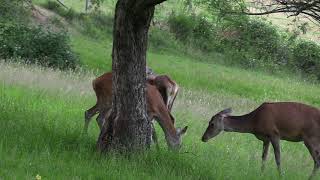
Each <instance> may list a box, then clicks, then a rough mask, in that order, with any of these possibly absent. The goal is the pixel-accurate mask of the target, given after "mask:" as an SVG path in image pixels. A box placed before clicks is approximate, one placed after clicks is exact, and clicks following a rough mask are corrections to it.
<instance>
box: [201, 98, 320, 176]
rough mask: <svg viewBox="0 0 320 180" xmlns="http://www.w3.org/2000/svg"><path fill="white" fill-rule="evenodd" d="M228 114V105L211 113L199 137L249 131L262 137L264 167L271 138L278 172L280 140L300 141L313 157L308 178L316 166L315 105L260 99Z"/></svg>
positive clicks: (319, 127)
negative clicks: (246, 109) (249, 107)
mask: <svg viewBox="0 0 320 180" xmlns="http://www.w3.org/2000/svg"><path fill="white" fill-rule="evenodd" d="M230 114H231V109H230V108H229V109H225V110H223V111H221V112H219V113H217V114H216V115H214V116H213V117H212V118H211V120H210V122H209V126H208V128H207V130H206V131H205V133H204V134H203V136H202V141H203V142H207V141H208V140H209V139H211V138H213V137H215V136H217V135H218V134H219V133H220V132H221V131H227V132H240V133H251V134H253V135H255V136H256V138H258V139H259V140H261V141H263V152H262V167H261V170H262V171H263V170H264V167H265V161H266V158H267V155H268V149H269V145H270V142H271V144H272V146H273V149H274V154H275V160H276V164H277V167H278V170H279V173H280V174H281V169H280V144H279V143H280V140H287V141H293V142H299V141H303V142H304V144H305V146H306V147H307V148H308V150H309V152H310V154H311V156H312V158H313V160H314V169H313V171H312V173H311V175H310V179H311V178H312V177H313V176H314V175H315V174H316V172H317V171H318V169H319V167H320V110H319V109H317V108H314V107H312V106H309V105H305V104H301V103H295V102H275V103H263V104H262V105H260V106H259V107H258V108H257V109H255V110H254V111H252V112H250V113H249V114H245V115H242V116H231V115H230Z"/></svg>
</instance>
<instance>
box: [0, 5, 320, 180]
mask: <svg viewBox="0 0 320 180" xmlns="http://www.w3.org/2000/svg"><path fill="white" fill-rule="evenodd" d="M37 2H39V3H41V2H42V1H40V0H38V1H37ZM71 2H72V1H66V4H67V5H69V6H71V5H72V3H71ZM82 2H84V1H82ZM77 8H79V9H81V7H79V6H75V9H77ZM69 28H70V29H71V30H70V34H71V44H72V47H73V50H74V51H75V52H77V53H78V55H79V57H80V60H81V63H82V68H81V69H79V70H76V71H74V72H72V71H70V72H69V71H59V70H53V69H49V68H43V67H39V66H36V65H26V64H23V63H10V62H4V61H0V179H35V178H36V176H37V175H38V176H41V178H42V179H137V180H140V179H159V180H160V179H164V180H169V179H176V180H179V179H181V180H186V179H221V180H222V179H223V180H227V179H230V180H234V179H237V180H238V179H239V180H242V179H243V180H247V179H252V180H256V179H280V177H279V175H278V172H277V169H276V164H275V161H274V155H273V149H272V147H271V148H270V151H269V157H268V160H267V164H266V170H265V172H264V173H261V171H260V166H261V156H262V142H260V141H259V140H257V139H256V138H255V137H254V136H253V135H251V134H240V133H222V134H221V135H219V136H217V137H216V138H214V139H212V140H210V141H209V142H207V143H203V142H202V141H201V140H200V139H201V136H202V134H203V133H204V131H205V129H206V128H207V125H208V121H209V119H210V118H211V116H212V115H214V114H215V113H217V112H219V111H221V110H223V109H224V108H228V107H231V108H232V109H233V111H234V112H233V114H235V115H240V114H244V113H248V112H250V111H252V110H254V109H255V108H256V107H258V106H259V105H260V104H261V103H263V102H270V101H298V102H303V103H306V104H309V105H314V106H317V107H320V96H319V95H320V85H319V84H313V83H310V82H308V81H304V80H303V79H302V78H299V77H297V76H293V75H292V74H286V73H277V74H270V73H265V72H261V71H257V70H254V69H247V70H246V69H241V68H237V67H227V66H224V65H221V64H219V63H218V62H221V61H223V60H224V59H223V58H224V56H223V55H220V54H216V55H215V56H210V57H211V58H212V59H210V61H204V60H203V59H197V58H196V57H193V56H190V55H186V54H183V53H180V52H179V51H177V52H172V51H157V49H155V48H151V49H150V50H149V52H148V57H147V59H148V65H149V66H150V67H151V68H152V69H153V70H154V71H155V72H156V73H158V74H167V75H169V76H170V77H171V78H172V79H174V80H175V81H176V82H177V83H178V84H179V86H180V87H181V89H180V92H179V94H178V96H177V99H176V101H175V104H174V107H173V110H172V112H173V115H174V117H175V119H176V126H177V127H184V126H186V125H188V126H189V129H188V131H187V134H186V135H185V136H184V138H183V146H182V148H181V150H180V151H178V152H173V151H170V150H168V148H167V145H166V142H165V139H164V134H163V131H162V130H161V128H160V126H158V125H157V126H156V130H157V134H158V137H159V144H160V150H157V149H156V147H155V146H152V147H151V149H150V150H147V151H145V152H143V153H136V154H130V155H126V156H124V155H119V154H115V153H110V154H106V155H101V154H99V153H98V152H97V151H96V141H97V137H98V135H99V130H98V126H97V123H96V122H95V120H94V119H93V120H92V122H91V124H90V126H89V132H88V134H87V135H84V134H82V128H83V125H84V111H85V110H86V109H89V108H90V107H91V106H93V105H94V104H95V100H96V97H95V95H94V92H93V90H92V87H91V81H92V80H93V79H94V78H95V77H97V76H98V75H100V74H102V73H103V72H105V71H110V70H111V49H112V38H111V37H109V36H105V37H103V38H101V39H94V38H92V37H89V36H87V35H85V34H82V33H80V32H78V31H77V30H76V28H74V27H69ZM73 28H74V29H73ZM281 153H282V154H281V160H282V170H283V177H282V178H281V179H288V180H289V179H290V180H300V179H307V178H308V176H309V174H310V173H311V171H312V169H313V160H312V158H311V156H310V155H309V152H308V150H307V149H306V148H305V146H304V144H303V143H292V142H286V141H282V142H281ZM318 178H319V176H318Z"/></svg>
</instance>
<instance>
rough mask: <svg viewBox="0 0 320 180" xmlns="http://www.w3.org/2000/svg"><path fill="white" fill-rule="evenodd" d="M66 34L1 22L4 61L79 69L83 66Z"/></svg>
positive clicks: (0, 34) (0, 48) (1, 55)
mask: <svg viewBox="0 0 320 180" xmlns="http://www.w3.org/2000/svg"><path fill="white" fill-rule="evenodd" d="M68 43H69V39H68V36H67V34H66V33H65V32H53V31H49V30H45V29H43V28H41V27H38V28H34V27H29V26H26V25H23V24H13V23H0V58H3V59H8V58H23V59H26V61H27V62H29V63H38V64H41V65H43V66H48V67H53V68H59V69H69V68H71V69H75V68H76V67H77V65H78V64H79V60H78V58H77V56H76V55H75V54H74V53H73V52H72V50H71V47H70V45H69V44H68Z"/></svg>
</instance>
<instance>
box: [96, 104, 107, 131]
mask: <svg viewBox="0 0 320 180" xmlns="http://www.w3.org/2000/svg"><path fill="white" fill-rule="evenodd" d="M110 113H111V108H105V109H103V110H101V112H100V113H99V115H98V117H97V119H96V121H97V123H98V126H99V128H100V130H101V129H102V127H103V126H104V124H105V121H106V120H107V119H108V117H109V116H110Z"/></svg>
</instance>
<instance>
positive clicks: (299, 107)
mask: <svg viewBox="0 0 320 180" xmlns="http://www.w3.org/2000/svg"><path fill="white" fill-rule="evenodd" d="M252 116H253V117H254V119H255V124H256V125H255V126H256V131H258V132H261V133H265V134H270V133H271V135H272V134H276V135H279V136H280V137H281V138H282V139H285V140H290V141H301V140H302V138H303V137H304V136H307V135H310V134H311V135H314V134H318V135H320V111H319V109H317V108H314V107H312V106H309V105H305V104H301V103H295V102H277V103H264V104H262V105H261V106H260V107H259V108H257V109H256V110H255V111H253V112H252Z"/></svg>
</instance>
